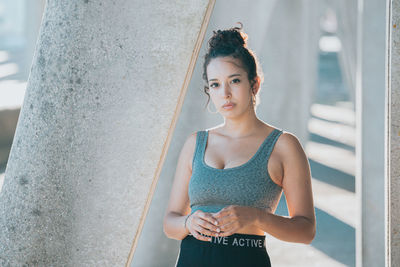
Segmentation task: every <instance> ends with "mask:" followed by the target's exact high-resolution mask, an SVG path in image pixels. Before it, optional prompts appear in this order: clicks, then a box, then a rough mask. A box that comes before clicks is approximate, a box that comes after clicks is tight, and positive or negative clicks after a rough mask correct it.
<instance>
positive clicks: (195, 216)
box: [186, 210, 220, 241]
mask: <svg viewBox="0 0 400 267" xmlns="http://www.w3.org/2000/svg"><path fill="white" fill-rule="evenodd" d="M216 223H217V220H216V219H215V218H214V217H213V216H212V214H211V213H209V212H203V211H201V210H196V211H195V212H194V213H192V214H191V215H190V216H189V218H188V219H187V221H186V228H187V229H188V230H189V232H190V233H191V234H192V235H193V236H194V237H195V238H197V239H199V240H203V241H210V240H211V237H208V236H215V234H216V233H218V232H220V230H219V227H218V226H217V225H216ZM202 235H208V236H202Z"/></svg>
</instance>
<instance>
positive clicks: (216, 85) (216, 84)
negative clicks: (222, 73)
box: [210, 83, 218, 88]
mask: <svg viewBox="0 0 400 267" xmlns="http://www.w3.org/2000/svg"><path fill="white" fill-rule="evenodd" d="M210 87H212V88H215V87H218V83H212V84H210Z"/></svg>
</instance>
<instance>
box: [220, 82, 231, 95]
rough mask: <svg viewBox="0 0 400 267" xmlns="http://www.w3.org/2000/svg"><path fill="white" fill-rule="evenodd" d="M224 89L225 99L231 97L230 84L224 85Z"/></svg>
mask: <svg viewBox="0 0 400 267" xmlns="http://www.w3.org/2000/svg"><path fill="white" fill-rule="evenodd" d="M223 87H224V88H223V89H224V90H222V91H223V94H224V97H230V96H231V87H230V86H229V84H224V85H223Z"/></svg>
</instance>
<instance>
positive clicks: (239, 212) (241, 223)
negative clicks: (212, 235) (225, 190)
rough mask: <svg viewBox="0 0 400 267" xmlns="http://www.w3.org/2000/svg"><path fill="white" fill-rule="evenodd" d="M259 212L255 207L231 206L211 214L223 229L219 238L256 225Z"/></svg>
mask: <svg viewBox="0 0 400 267" xmlns="http://www.w3.org/2000/svg"><path fill="white" fill-rule="evenodd" d="M257 212H258V210H257V208H254V207H248V206H238V205H230V206H227V207H225V208H223V209H221V210H220V211H219V212H217V213H211V214H212V216H213V217H214V218H215V219H217V220H218V226H219V228H220V229H221V233H219V234H218V236H229V235H232V234H234V233H235V232H236V231H237V230H239V229H240V228H243V227H245V226H247V225H251V224H254V222H255V220H256V218H257Z"/></svg>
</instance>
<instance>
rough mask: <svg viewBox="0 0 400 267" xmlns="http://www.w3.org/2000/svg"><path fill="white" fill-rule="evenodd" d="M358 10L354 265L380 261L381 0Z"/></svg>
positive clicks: (382, 136)
mask: <svg viewBox="0 0 400 267" xmlns="http://www.w3.org/2000/svg"><path fill="white" fill-rule="evenodd" d="M359 4H360V5H359V9H358V12H359V13H358V26H359V27H358V37H357V40H358V44H357V51H358V55H357V58H358V59H357V78H356V79H357V80H356V82H357V89H356V94H357V98H356V116H357V118H356V131H357V136H356V140H357V143H356V161H357V162H356V194H357V196H356V197H357V205H358V208H357V211H358V215H357V217H358V224H357V227H356V264H357V266H363V267H368V266H371V267H372V266H383V265H384V259H385V258H384V236H385V235H384V210H385V208H384V207H385V205H384V140H385V130H384V129H385V123H384V117H385V113H384V112H385V93H384V92H385V40H386V36H385V34H386V33H385V30H384V29H385V25H386V21H385V17H386V5H385V1H380V0H362V1H361V2H360V3H359Z"/></svg>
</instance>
